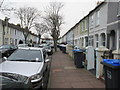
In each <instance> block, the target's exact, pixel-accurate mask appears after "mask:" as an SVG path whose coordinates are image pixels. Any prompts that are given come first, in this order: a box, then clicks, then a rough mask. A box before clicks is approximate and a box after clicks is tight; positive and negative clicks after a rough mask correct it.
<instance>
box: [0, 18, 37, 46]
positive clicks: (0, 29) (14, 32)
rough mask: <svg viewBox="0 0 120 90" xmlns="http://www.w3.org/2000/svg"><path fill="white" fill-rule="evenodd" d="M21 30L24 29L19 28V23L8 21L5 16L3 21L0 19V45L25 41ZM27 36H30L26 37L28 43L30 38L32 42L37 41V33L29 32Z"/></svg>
mask: <svg viewBox="0 0 120 90" xmlns="http://www.w3.org/2000/svg"><path fill="white" fill-rule="evenodd" d="M23 31H24V29H23V28H21V27H20V25H14V24H11V23H9V22H8V18H5V20H4V21H3V20H0V45H4V44H13V45H18V44H19V43H20V42H22V43H25V39H24V35H23ZM29 36H31V38H30V37H28V38H27V41H28V43H29V42H30V41H29V40H30V39H32V41H34V42H37V41H38V37H37V35H35V34H33V33H31V32H29Z"/></svg>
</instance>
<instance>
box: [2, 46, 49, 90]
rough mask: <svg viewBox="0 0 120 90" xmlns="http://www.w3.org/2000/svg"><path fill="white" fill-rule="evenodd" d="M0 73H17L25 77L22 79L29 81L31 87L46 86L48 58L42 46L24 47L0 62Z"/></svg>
mask: <svg viewBox="0 0 120 90" xmlns="http://www.w3.org/2000/svg"><path fill="white" fill-rule="evenodd" d="M0 67H2V68H0V73H12V74H13V76H15V75H14V74H19V75H21V77H25V81H24V79H23V80H22V81H24V82H26V83H28V81H30V84H29V85H31V86H29V87H30V88H31V87H32V88H33V89H36V88H46V87H47V81H48V75H49V71H50V59H48V57H47V54H46V53H45V51H44V50H43V49H42V48H36V47H24V48H22V47H21V48H19V49H18V50H16V51H15V52H14V53H13V54H11V55H10V56H9V57H8V58H7V60H6V61H4V62H3V63H1V64H0Z"/></svg>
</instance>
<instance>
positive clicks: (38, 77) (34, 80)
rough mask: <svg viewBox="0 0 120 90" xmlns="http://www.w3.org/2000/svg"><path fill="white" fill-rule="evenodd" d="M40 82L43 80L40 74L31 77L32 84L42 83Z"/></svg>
mask: <svg viewBox="0 0 120 90" xmlns="http://www.w3.org/2000/svg"><path fill="white" fill-rule="evenodd" d="M40 80H42V76H41V75H40V74H37V75H33V76H32V77H31V82H38V81H40Z"/></svg>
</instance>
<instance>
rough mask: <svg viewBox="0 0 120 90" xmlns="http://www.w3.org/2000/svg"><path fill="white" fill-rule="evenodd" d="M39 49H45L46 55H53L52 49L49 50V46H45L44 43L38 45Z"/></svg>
mask: <svg viewBox="0 0 120 90" xmlns="http://www.w3.org/2000/svg"><path fill="white" fill-rule="evenodd" d="M39 47H40V48H43V49H45V50H46V52H47V54H48V55H52V54H53V49H52V48H51V46H50V45H49V44H45V43H44V44H40V45H39Z"/></svg>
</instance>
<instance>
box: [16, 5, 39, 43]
mask: <svg viewBox="0 0 120 90" xmlns="http://www.w3.org/2000/svg"><path fill="white" fill-rule="evenodd" d="M15 14H16V15H17V18H19V20H20V25H21V27H22V28H25V30H24V31H23V35H24V37H25V43H27V37H28V35H29V30H30V29H31V28H32V27H34V25H35V22H36V20H37V19H39V17H40V16H41V13H40V12H39V11H38V10H37V9H36V8H34V7H21V8H19V9H18V10H16V12H15Z"/></svg>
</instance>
